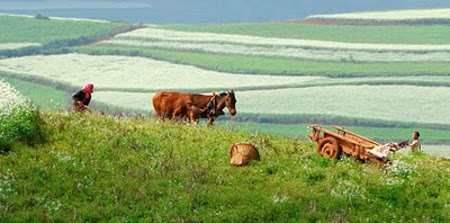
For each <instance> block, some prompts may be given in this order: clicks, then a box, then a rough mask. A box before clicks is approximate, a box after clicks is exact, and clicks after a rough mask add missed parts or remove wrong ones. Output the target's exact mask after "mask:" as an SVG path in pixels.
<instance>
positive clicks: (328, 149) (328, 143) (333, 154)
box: [317, 137, 342, 159]
mask: <svg viewBox="0 0 450 223" xmlns="http://www.w3.org/2000/svg"><path fill="white" fill-rule="evenodd" d="M317 152H318V153H319V154H321V155H322V156H325V157H329V158H334V159H337V158H339V156H341V152H342V149H341V147H340V146H339V143H338V141H337V140H336V139H335V138H332V137H327V138H325V139H323V141H322V142H321V143H320V144H319V145H318V146H317Z"/></svg>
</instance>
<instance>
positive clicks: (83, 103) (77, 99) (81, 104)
mask: <svg viewBox="0 0 450 223" xmlns="http://www.w3.org/2000/svg"><path fill="white" fill-rule="evenodd" d="M92 93H94V85H93V84H91V83H89V84H86V86H84V88H83V89H81V90H79V91H77V92H75V94H73V95H72V99H73V110H74V111H78V112H82V111H85V110H87V111H89V112H90V113H92V111H91V109H90V108H89V103H90V102H91V98H92Z"/></svg>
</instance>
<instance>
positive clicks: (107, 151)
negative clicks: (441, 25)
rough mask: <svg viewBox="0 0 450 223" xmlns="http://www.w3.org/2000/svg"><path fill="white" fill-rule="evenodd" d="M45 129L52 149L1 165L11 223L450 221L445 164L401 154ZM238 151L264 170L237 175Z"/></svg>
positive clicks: (134, 124)
mask: <svg viewBox="0 0 450 223" xmlns="http://www.w3.org/2000/svg"><path fill="white" fill-rule="evenodd" d="M43 121H44V123H45V124H44V125H43V126H41V127H42V129H43V135H44V137H45V138H46V139H47V141H46V143H44V144H40V145H36V146H33V147H27V146H23V145H20V144H16V145H15V146H14V148H13V149H12V153H10V154H4V155H2V157H0V158H1V159H0V176H1V178H0V186H1V188H2V190H1V191H0V195H1V196H0V203H1V204H2V205H1V206H0V209H1V210H2V211H0V218H1V219H2V220H3V221H5V222H64V221H67V220H68V219H70V220H72V221H75V222H151V221H156V222H172V221H173V222H200V221H201V222H297V221H298V220H299V219H302V220H305V221H307V222H308V221H314V222H317V221H320V222H332V221H335V220H336V219H340V220H342V221H348V222H361V221H367V220H368V219H377V220H378V221H380V222H384V221H414V220H418V219H419V220H423V221H437V222H447V221H449V220H450V212H448V201H449V200H450V194H449V193H448V191H449V190H450V181H448V179H449V178H450V171H449V169H450V162H448V161H443V160H440V159H438V158H433V157H430V156H427V155H421V154H416V155H405V154H397V155H396V156H395V161H394V162H393V166H392V167H390V168H387V169H378V168H377V167H376V166H375V165H372V164H370V163H367V164H364V163H360V162H358V161H354V160H353V159H352V158H348V157H345V158H343V159H342V160H340V161H334V160H330V159H327V158H322V157H320V156H318V155H317V154H316V152H315V148H314V145H313V144H309V143H304V142H300V141H295V140H286V139H283V138H277V137H272V136H268V135H263V136H254V135H249V134H246V133H241V132H230V131H229V130H227V129H218V128H206V127H201V126H190V127H189V126H183V125H171V124H165V123H163V124H160V123H156V122H152V121H148V120H118V119H116V118H113V117H104V116H90V115H86V116H83V115H63V114H56V113H48V114H44V115H43ZM237 142H250V143H253V144H255V145H256V146H257V147H258V149H259V151H260V154H261V157H262V160H261V161H260V162H254V163H251V165H250V166H249V167H245V168H236V167H231V166H230V165H229V164H228V162H229V157H228V150H229V149H230V147H231V146H232V145H233V144H234V143H237ZM374 210H375V211H374ZM380 213H383V214H380Z"/></svg>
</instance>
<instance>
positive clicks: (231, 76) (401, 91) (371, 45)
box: [0, 17, 450, 143]
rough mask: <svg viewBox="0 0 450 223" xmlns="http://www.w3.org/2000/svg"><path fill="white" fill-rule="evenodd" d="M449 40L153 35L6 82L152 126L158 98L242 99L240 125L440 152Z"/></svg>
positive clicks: (259, 29)
mask: <svg viewBox="0 0 450 223" xmlns="http://www.w3.org/2000/svg"><path fill="white" fill-rule="evenodd" d="M0 19H1V17H0ZM59 22H62V23H64V22H69V23H72V22H73V21H59ZM101 24H102V25H100V23H99V24H96V26H103V25H104V24H103V23H101ZM87 29H89V30H91V31H92V29H98V28H87ZM109 29H114V28H111V27H109ZM449 34H450V26H446V25H433V26H411V25H409V26H345V25H333V26H326V25H311V24H295V23H267V24H225V25H224V24H221V25H195V26H155V27H147V28H141V29H137V30H134V31H131V32H126V33H122V34H119V35H114V36H112V37H111V38H106V39H105V40H103V41H99V42H95V43H94V44H88V45H83V46H78V47H73V48H70V50H69V52H68V54H60V55H36V56H27V57H19V58H5V59H2V60H0V76H3V77H13V78H19V79H21V80H25V81H35V82H39V83H41V84H44V85H50V86H53V87H55V86H57V87H59V88H60V89H66V90H69V91H73V90H75V89H78V88H80V87H81V86H83V85H84V84H85V83H86V82H93V83H94V84H95V85H96V92H95V93H94V99H95V100H94V102H93V103H96V102H97V103H101V104H108V105H110V106H112V107H117V108H120V109H124V110H130V111H139V112H144V113H146V114H151V112H152V110H153V108H152V107H151V103H150V102H151V98H152V96H153V95H154V94H155V92H157V91H161V90H178V91H183V92H196V93H210V92H213V91H223V90H226V89H234V90H235V92H236V96H237V99H238V103H237V108H238V116H236V118H235V121H257V122H264V123H266V124H269V123H271V124H273V123H311V122H318V123H327V124H339V125H345V126H352V125H363V126H365V128H367V129H368V131H369V132H370V129H371V128H374V127H375V126H377V127H380V126H384V127H391V128H392V127H397V128H393V129H392V131H388V132H396V131H397V130H399V129H401V130H402V131H400V130H399V131H400V132H405V131H411V129H415V130H417V129H418V130H421V131H423V132H426V133H427V134H432V135H433V137H429V138H428V139H430V140H429V141H428V142H430V143H442V142H443V143H448V142H450V140H448V139H447V140H446V139H443V138H442V137H440V136H438V135H442V134H441V133H439V132H434V130H433V129H434V128H439V129H441V130H439V131H447V130H450V119H449V116H448V115H447V113H448V112H447V111H448V110H449V106H448V105H447V103H445V101H446V99H447V98H449V96H450V88H449V87H450V63H449V61H450V39H449V38H448V36H449ZM30 36H31V35H30ZM0 39H1V38H0ZM43 42H45V41H32V40H29V39H22V40H20V41H17V44H28V43H43ZM5 44H6V43H5ZM8 44H11V43H8ZM0 46H1V45H0ZM6 46H7V45H4V47H6ZM0 49H1V48H0ZM223 119H225V120H226V118H223ZM269 125H270V124H269ZM261 128H263V127H261ZM264 128H270V127H264ZM274 129H276V128H274ZM278 129H281V128H278ZM436 131H437V130H436ZM367 135H370V133H368V134H367ZM376 137H377V139H381V140H380V141H388V140H393V139H399V138H401V137H398V135H396V134H390V135H383V136H376ZM406 137H409V134H407V136H406ZM425 138H426V137H425ZM444 138H445V137H444Z"/></svg>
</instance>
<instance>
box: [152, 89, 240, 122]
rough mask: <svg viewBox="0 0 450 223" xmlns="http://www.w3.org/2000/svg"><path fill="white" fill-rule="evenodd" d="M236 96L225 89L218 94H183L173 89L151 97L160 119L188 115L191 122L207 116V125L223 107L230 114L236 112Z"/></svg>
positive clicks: (222, 113)
mask: <svg viewBox="0 0 450 223" xmlns="http://www.w3.org/2000/svg"><path fill="white" fill-rule="evenodd" d="M235 105H236V98H235V96H234V91H232V90H231V91H227V92H224V93H221V94H219V95H216V94H213V95H202V94H183V93H181V92H175V91H163V92H159V93H157V94H156V95H155V96H154V97H153V108H154V109H155V112H156V115H157V116H158V118H159V119H160V120H164V119H165V118H169V119H173V120H174V121H177V120H180V119H181V118H183V117H188V118H189V119H190V121H191V122H193V121H195V122H198V119H199V118H208V125H212V124H213V123H214V120H215V119H216V118H217V117H218V116H220V115H224V114H225V113H224V112H223V109H224V108H225V107H227V108H228V112H229V113H230V115H232V116H234V115H235V114H236V108H235Z"/></svg>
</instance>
